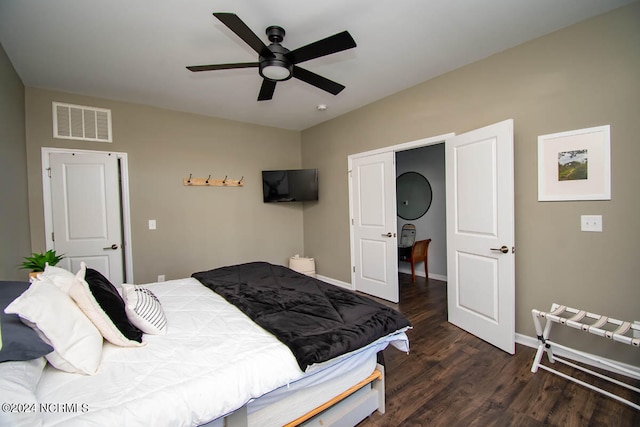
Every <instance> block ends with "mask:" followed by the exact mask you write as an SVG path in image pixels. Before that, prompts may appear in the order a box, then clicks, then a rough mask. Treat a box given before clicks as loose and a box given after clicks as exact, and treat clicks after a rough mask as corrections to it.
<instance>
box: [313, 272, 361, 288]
mask: <svg viewBox="0 0 640 427" xmlns="http://www.w3.org/2000/svg"><path fill="white" fill-rule="evenodd" d="M316 279H318V280H322V281H323V282H327V283H329V284H331V285H336V286H339V287H341V288H345V289H349V290H351V291H353V290H354V289H353V285H352V284H351V283H347V282H343V281H341V280H336V279H332V278H331V277H327V276H321V275H320V274H317V275H316Z"/></svg>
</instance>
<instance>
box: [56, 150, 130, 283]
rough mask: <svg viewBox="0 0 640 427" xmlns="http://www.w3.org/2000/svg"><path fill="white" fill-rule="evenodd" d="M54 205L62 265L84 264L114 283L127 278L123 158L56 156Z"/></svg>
mask: <svg viewBox="0 0 640 427" xmlns="http://www.w3.org/2000/svg"><path fill="white" fill-rule="evenodd" d="M49 164H50V168H51V206H52V217H53V235H54V242H53V243H54V246H55V249H56V252H58V253H61V254H64V255H65V259H64V263H63V264H61V265H62V266H63V267H66V268H68V269H69V270H71V271H77V270H78V269H79V268H80V263H81V262H82V261H84V262H85V263H86V264H87V266H88V267H91V268H94V269H96V270H98V271H99V272H101V273H102V274H103V275H104V276H105V277H107V278H108V279H109V280H110V281H111V282H112V283H114V284H121V283H122V282H123V280H124V269H123V258H122V255H123V254H122V225H121V214H120V212H121V209H120V193H119V177H118V160H117V157H116V156H115V155H111V154H110V153H102V152H93V153H82V152H78V153H51V154H50V158H49Z"/></svg>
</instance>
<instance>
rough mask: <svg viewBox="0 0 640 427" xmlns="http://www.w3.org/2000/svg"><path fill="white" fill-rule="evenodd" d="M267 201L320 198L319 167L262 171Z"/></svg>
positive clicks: (306, 200) (263, 188)
mask: <svg viewBox="0 0 640 427" xmlns="http://www.w3.org/2000/svg"><path fill="white" fill-rule="evenodd" d="M262 192H263V196H264V202H265V203H275V202H309V201H313V200H318V169H290V170H272V171H262Z"/></svg>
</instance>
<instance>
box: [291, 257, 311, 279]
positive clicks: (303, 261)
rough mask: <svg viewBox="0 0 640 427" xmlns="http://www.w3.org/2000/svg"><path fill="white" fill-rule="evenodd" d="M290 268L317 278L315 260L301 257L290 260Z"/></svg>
mask: <svg viewBox="0 0 640 427" xmlns="http://www.w3.org/2000/svg"><path fill="white" fill-rule="evenodd" d="M289 268H290V269H292V270H294V271H297V272H298V273H302V274H306V275H307V276H311V277H316V262H315V261H314V260H313V258H305V257H301V256H299V255H296V256H292V257H291V258H289Z"/></svg>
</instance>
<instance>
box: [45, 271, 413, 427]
mask: <svg viewBox="0 0 640 427" xmlns="http://www.w3.org/2000/svg"><path fill="white" fill-rule="evenodd" d="M145 286H146V287H148V288H149V289H151V290H152V291H153V292H154V293H155V295H156V296H157V297H158V298H159V300H160V302H161V303H162V307H163V309H164V312H165V315H166V317H167V323H168V329H167V333H166V335H144V338H143V341H144V342H145V343H146V345H145V346H143V347H131V348H125V347H117V346H114V345H112V344H110V343H108V342H105V344H104V349H103V353H102V361H101V363H100V368H99V370H98V373H97V374H96V375H92V376H89V375H82V374H71V373H67V372H63V371H59V370H56V369H55V368H53V367H51V366H47V367H46V368H45V370H44V373H43V375H42V378H41V379H40V382H39V384H38V386H37V388H36V391H35V394H36V397H37V399H38V402H39V403H40V405H41V406H40V408H41V410H39V411H38V413H39V415H40V416H41V418H42V422H43V425H44V426H65V427H66V426H104V425H114V426H116V425H117V426H127V427H130V426H145V427H146V426H154V427H155V426H171V427H175V426H197V425H201V424H205V423H207V422H209V421H211V420H213V419H216V418H219V417H222V416H224V415H227V414H229V413H231V412H233V411H234V410H236V409H238V408H240V407H242V406H243V405H245V404H246V403H247V402H250V401H252V400H253V399H256V398H258V397H260V396H263V395H264V394H266V393H268V392H270V391H272V390H276V389H278V388H281V390H284V389H286V388H287V386H288V385H289V384H290V383H292V382H294V381H296V380H299V379H301V378H303V377H307V378H306V380H305V381H306V382H311V383H317V382H318V381H320V378H321V377H322V376H323V375H321V374H323V372H322V371H327V373H329V375H328V378H331V377H332V376H333V377H335V375H336V374H335V373H330V371H329V370H328V369H325V368H327V367H328V366H330V365H334V364H336V365H344V366H346V367H347V369H349V366H350V364H351V366H353V365H352V363H354V361H355V360H357V356H358V354H356V353H358V352H353V353H350V354H347V355H343V356H341V357H339V358H336V359H334V360H331V361H327V362H324V363H321V364H318V365H313V366H310V367H309V368H308V369H307V372H306V373H305V372H302V371H301V370H300V368H299V366H298V363H297V362H296V360H295V357H294V356H293V354H292V353H291V351H290V350H289V349H288V348H287V347H286V346H285V345H284V344H282V343H281V342H280V341H278V340H277V339H276V338H275V337H274V336H273V335H271V334H269V333H267V332H266V331H265V330H263V329H262V328H261V327H259V326H257V325H256V324H255V323H254V322H252V321H251V320H250V319H249V318H248V317H246V316H245V315H244V314H243V313H241V312H240V311H239V310H238V309H237V308H235V307H234V306H233V305H231V304H229V303H227V302H226V301H225V300H224V299H223V298H222V297H220V296H219V295H217V294H216V293H214V292H212V291H211V290H209V289H208V288H206V287H204V286H202V285H201V284H200V282H199V281H197V280H196V279H193V278H187V279H180V280H173V281H167V282H160V283H154V284H150V285H145ZM388 343H392V344H393V345H395V346H396V347H398V348H399V349H400V350H402V351H408V340H407V337H406V335H405V334H404V332H403V331H399V332H398V333H396V334H392V336H389V337H383V338H381V339H380V340H378V341H376V342H375V343H372V344H370V345H369V346H367V347H369V348H370V349H371V350H370V351H369V355H371V354H375V352H377V351H379V350H381V349H383V348H384V347H386V345H387V344H388ZM367 357H369V356H367ZM338 362H342V363H338ZM303 384H304V383H303ZM274 395H277V394H274ZM258 407H259V406H258ZM42 408H44V409H42Z"/></svg>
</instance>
